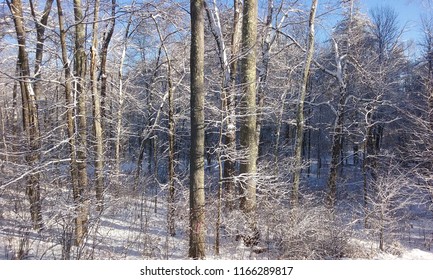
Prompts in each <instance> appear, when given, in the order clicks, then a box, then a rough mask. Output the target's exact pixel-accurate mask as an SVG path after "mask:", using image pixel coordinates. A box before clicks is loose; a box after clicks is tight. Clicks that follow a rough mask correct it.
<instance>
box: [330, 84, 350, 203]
mask: <svg viewBox="0 0 433 280" xmlns="http://www.w3.org/2000/svg"><path fill="white" fill-rule="evenodd" d="M345 103H346V87H345V86H341V87H340V98H339V103H338V108H337V116H336V120H335V124H334V131H333V138H332V148H331V163H330V167H329V168H330V169H329V177H328V183H327V188H328V198H327V203H328V206H329V207H330V208H334V207H335V202H336V198H337V173H338V166H339V165H340V163H341V162H340V155H341V150H342V148H343V147H342V136H343V124H344V123H343V122H344V111H345V110H344V106H345Z"/></svg>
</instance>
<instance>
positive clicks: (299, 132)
mask: <svg viewBox="0 0 433 280" xmlns="http://www.w3.org/2000/svg"><path fill="white" fill-rule="evenodd" d="M317 1H318V0H313V2H312V4H311V10H310V19H309V26H310V31H309V34H308V47H307V53H306V58H305V66H304V73H303V79H302V86H301V93H300V95H299V101H298V108H297V112H296V128H297V129H296V145H295V171H294V174H293V186H292V193H291V203H292V207H296V206H297V205H298V196H299V184H300V180H301V168H302V144H303V136H304V126H305V124H304V101H305V97H306V95H307V85H308V76H309V73H310V66H311V61H312V60H313V54H314V19H315V17H316V8H317Z"/></svg>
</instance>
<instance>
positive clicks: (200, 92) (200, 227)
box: [188, 0, 206, 259]
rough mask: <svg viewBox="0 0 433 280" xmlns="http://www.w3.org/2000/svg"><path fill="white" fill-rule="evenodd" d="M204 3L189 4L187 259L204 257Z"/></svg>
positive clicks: (197, 1)
mask: <svg viewBox="0 0 433 280" xmlns="http://www.w3.org/2000/svg"><path fill="white" fill-rule="evenodd" d="M203 2H204V0H194V1H191V56H190V61H191V62H190V68H191V101H190V102H191V108H190V110H191V154H190V229H189V230H190V237H189V253H188V255H189V257H191V258H193V259H203V258H204V257H205V229H206V225H205V195H204V94H205V91H204V90H205V89H204V3H203Z"/></svg>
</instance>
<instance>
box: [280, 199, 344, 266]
mask: <svg viewBox="0 0 433 280" xmlns="http://www.w3.org/2000/svg"><path fill="white" fill-rule="evenodd" d="M277 236H278V237H279V238H280V244H279V246H280V249H281V254H282V255H281V258H284V259H313V260H317V259H341V258H347V257H350V256H349V253H350V252H351V250H350V246H351V245H350V244H349V239H350V236H351V232H350V230H349V229H347V228H345V227H344V226H343V224H342V223H341V222H340V221H338V220H337V219H336V218H335V217H333V214H332V213H331V212H330V211H329V210H328V209H326V208H325V207H322V206H306V205H303V206H300V207H299V208H298V209H296V210H292V211H290V220H289V221H288V222H287V223H286V224H285V225H284V226H282V227H281V230H280V231H279V233H278V234H277Z"/></svg>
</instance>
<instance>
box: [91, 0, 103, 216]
mask: <svg viewBox="0 0 433 280" xmlns="http://www.w3.org/2000/svg"><path fill="white" fill-rule="evenodd" d="M99 4H100V0H95V2H94V12H93V35H92V36H93V38H92V48H91V56H90V81H91V85H92V101H93V134H94V137H95V143H94V144H93V149H94V151H95V179H96V186H95V189H96V211H98V212H101V211H102V210H103V209H104V174H103V173H104V135H103V130H102V113H101V95H100V92H99V90H98V78H97V74H96V64H97V59H96V57H97V48H98V20H99Z"/></svg>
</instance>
